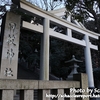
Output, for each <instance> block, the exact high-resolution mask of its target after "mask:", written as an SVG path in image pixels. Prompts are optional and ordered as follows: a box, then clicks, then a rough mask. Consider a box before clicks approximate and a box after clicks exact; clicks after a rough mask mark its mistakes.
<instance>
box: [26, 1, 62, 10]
mask: <svg viewBox="0 0 100 100" xmlns="http://www.w3.org/2000/svg"><path fill="white" fill-rule="evenodd" d="M27 1H29V2H30V3H32V4H34V5H36V6H38V7H39V8H42V9H44V10H46V11H48V10H54V9H56V8H60V7H61V6H63V1H61V0H58V1H54V0H27Z"/></svg>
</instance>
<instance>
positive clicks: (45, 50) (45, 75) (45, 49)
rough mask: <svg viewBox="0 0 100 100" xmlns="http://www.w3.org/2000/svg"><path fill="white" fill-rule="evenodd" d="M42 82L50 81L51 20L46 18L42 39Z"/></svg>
mask: <svg viewBox="0 0 100 100" xmlns="http://www.w3.org/2000/svg"><path fill="white" fill-rule="evenodd" d="M40 80H49V19H47V18H44V21H43V35H42V37H41V57H40Z"/></svg>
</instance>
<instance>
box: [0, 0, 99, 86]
mask: <svg viewBox="0 0 100 100" xmlns="http://www.w3.org/2000/svg"><path fill="white" fill-rule="evenodd" d="M19 10H20V11H24V12H25V13H26V14H28V15H31V16H39V17H40V18H42V19H43V24H42V25H41V24H39V25H36V24H31V23H29V22H27V21H22V25H21V26H22V28H25V29H28V30H32V31H36V32H39V33H41V34H42V37H41V58H40V59H41V62H40V79H41V80H49V41H50V40H49V38H50V36H53V37H56V38H58V39H62V40H64V41H68V42H71V43H75V44H78V45H80V46H82V47H84V55H85V63H86V72H87V75H88V84H89V87H94V79H93V72H92V60H91V52H90V49H94V50H98V47H97V46H96V45H94V44H92V43H91V42H90V38H93V39H95V40H97V39H98V37H99V36H100V35H98V34H97V33H94V32H91V31H89V30H87V29H85V28H82V27H79V26H77V25H75V24H73V23H70V22H68V21H66V20H64V19H61V18H59V17H57V16H56V15H53V14H52V13H50V12H47V11H44V10H42V9H40V8H38V7H36V6H34V5H32V4H30V3H28V2H26V1H25V0H20V8H19ZM52 23H54V24H55V25H58V26H62V27H64V28H66V33H65V34H61V33H59V32H56V31H54V30H53V29H52V28H50V24H52ZM73 31H75V32H78V33H80V34H81V35H83V36H84V38H83V39H82V40H80V39H77V38H74V37H72V34H73V33H72V32H73ZM19 35H20V15H16V14H13V13H8V14H7V16H6V22H5V30H4V39H3V48H2V59H1V66H0V78H2V79H17V69H18V50H19Z"/></svg>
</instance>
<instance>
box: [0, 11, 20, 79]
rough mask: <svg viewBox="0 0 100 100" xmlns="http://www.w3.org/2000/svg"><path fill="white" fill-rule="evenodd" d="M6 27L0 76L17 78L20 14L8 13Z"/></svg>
mask: <svg viewBox="0 0 100 100" xmlns="http://www.w3.org/2000/svg"><path fill="white" fill-rule="evenodd" d="M4 28H5V30H4V38H3V47H2V57H1V66H0V78H3V79H17V67H18V50H19V34H20V16H19V15H15V14H13V13H11V12H9V13H7V16H6V21H5V27H4Z"/></svg>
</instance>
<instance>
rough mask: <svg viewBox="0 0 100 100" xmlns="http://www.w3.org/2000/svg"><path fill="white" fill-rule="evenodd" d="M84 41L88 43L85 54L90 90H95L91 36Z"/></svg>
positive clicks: (85, 37)
mask: <svg viewBox="0 0 100 100" xmlns="http://www.w3.org/2000/svg"><path fill="white" fill-rule="evenodd" d="M84 40H85V42H86V47H85V48H84V53H85V65H86V73H87V75H88V85H89V87H90V88H94V78H93V70H92V58H91V52H90V43H89V36H88V35H85V36H84Z"/></svg>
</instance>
